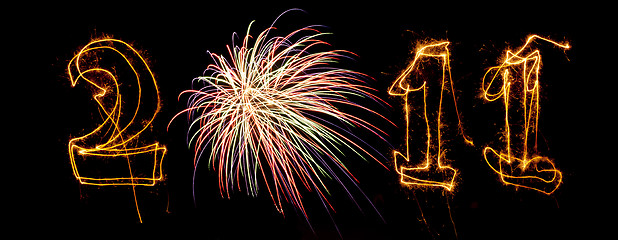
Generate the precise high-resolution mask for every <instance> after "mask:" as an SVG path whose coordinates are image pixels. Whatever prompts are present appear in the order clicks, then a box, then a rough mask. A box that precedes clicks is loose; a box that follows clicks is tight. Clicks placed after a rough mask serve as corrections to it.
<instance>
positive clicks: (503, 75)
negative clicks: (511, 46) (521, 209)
mask: <svg viewBox="0 0 618 240" xmlns="http://www.w3.org/2000/svg"><path fill="white" fill-rule="evenodd" d="M537 39H538V40H542V41H544V42H547V43H550V44H553V45H554V46H557V47H560V48H563V49H569V48H570V46H569V44H568V43H566V44H561V43H558V42H555V41H552V40H550V39H547V38H543V37H540V36H538V35H532V36H530V37H528V39H527V40H526V43H525V44H524V45H523V46H522V47H521V48H520V49H519V50H517V51H515V52H512V51H507V52H506V59H505V60H504V62H503V63H502V64H501V65H500V66H496V67H492V68H490V69H489V70H487V72H486V73H485V75H484V76H483V83H482V84H483V85H482V86H483V97H484V98H485V100H487V101H496V100H498V99H500V98H502V100H503V103H504V109H505V118H504V119H505V137H506V152H499V151H496V150H494V149H493V148H491V147H485V149H484V150H483V156H484V158H485V161H486V162H487V164H488V165H489V167H490V168H491V169H492V170H493V171H494V172H496V173H498V174H499V175H500V179H501V180H502V182H503V183H504V184H510V185H514V186H517V187H523V188H528V189H533V190H536V191H539V192H542V193H545V194H547V195H550V194H552V193H553V192H554V191H556V189H558V187H559V186H560V184H561V183H562V173H561V172H560V171H559V170H558V169H556V166H555V164H554V163H553V161H552V160H550V159H548V158H547V157H543V156H536V151H537V133H538V123H539V97H540V90H539V88H540V86H539V70H540V68H541V54H540V51H539V50H538V49H530V44H531V43H532V42H533V41H534V40H537ZM526 49H530V51H531V52H530V53H529V54H527V55H524V54H523V53H524V51H525V50H526ZM509 70H515V71H514V72H515V74H511V72H510V71H509ZM518 71H520V72H518ZM513 75H514V76H515V77H513ZM518 77H521V79H517V78H518ZM488 78H491V79H490V80H489V81H486V79H488ZM497 79H501V80H502V84H501V85H497V84H494V82H497ZM516 80H519V81H516ZM518 82H519V83H518ZM515 83H518V84H521V86H520V88H518V89H520V90H519V93H517V94H520V95H519V96H520V97H513V98H515V99H516V100H517V99H518V98H521V100H520V101H521V103H520V104H517V105H519V106H521V107H523V125H522V127H523V134H521V136H523V138H522V139H521V141H522V142H521V143H519V144H515V143H513V140H514V139H512V134H511V125H513V123H510V121H509V118H514V116H512V115H511V116H509V108H511V107H513V106H517V105H512V104H511V103H510V98H511V97H512V94H511V88H513V84H515ZM493 85H496V86H497V87H496V86H493ZM492 86H493V87H492ZM516 91H517V89H516ZM513 96H514V95H513ZM532 134H534V146H533V147H532V150H533V152H532V153H531V151H530V148H529V141H528V140H529V139H528V138H529V136H530V135H532ZM514 151H516V152H514ZM515 154H521V157H515V156H514V155H515ZM490 159H492V160H493V161H490ZM494 162H495V163H494ZM496 163H497V164H496ZM496 165H497V166H496ZM530 166H533V168H534V169H532V170H531V168H530Z"/></svg>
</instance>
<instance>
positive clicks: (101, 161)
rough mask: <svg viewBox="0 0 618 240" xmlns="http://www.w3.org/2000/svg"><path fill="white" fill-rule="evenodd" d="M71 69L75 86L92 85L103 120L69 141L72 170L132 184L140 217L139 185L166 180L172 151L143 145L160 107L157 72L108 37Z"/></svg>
mask: <svg viewBox="0 0 618 240" xmlns="http://www.w3.org/2000/svg"><path fill="white" fill-rule="evenodd" d="M118 63H121V64H118ZM67 70H68V74H69V78H70V80H71V85H72V86H73V87H74V86H76V84H77V82H78V80H80V79H83V81H85V82H87V83H88V84H89V85H91V86H92V87H93V92H94V93H95V94H94V100H95V102H96V103H97V104H98V106H99V109H98V110H99V111H98V112H99V114H100V116H101V118H102V120H103V123H101V124H100V125H99V126H98V127H96V128H95V129H94V130H93V131H92V132H90V133H88V134H86V135H84V136H81V137H76V138H73V139H71V140H70V141H69V156H70V160H71V167H72V169H73V175H74V176H75V178H77V180H78V181H79V182H80V183H81V184H86V185H97V186H108V185H129V186H132V188H133V195H134V197H135V206H136V209H137V214H138V217H139V219H140V222H141V216H140V213H139V207H138V204H137V197H136V195H135V186H138V185H141V186H153V185H154V184H156V183H157V181H159V180H161V179H162V176H163V175H162V169H161V162H162V161H163V156H164V155H165V152H166V151H167V150H166V148H165V147H164V146H160V145H159V143H157V142H154V143H150V144H144V142H147V141H152V139H149V138H148V137H144V136H143V135H144V134H142V133H144V132H145V131H147V130H149V129H150V126H151V123H152V121H153V120H154V119H155V116H156V115H157V113H158V112H159V109H160V108H161V100H160V99H159V89H158V86H157V82H156V80H155V77H154V75H153V73H152V71H151V70H150V68H149V67H148V64H147V63H146V60H145V59H144V58H143V57H142V56H141V55H140V54H139V52H138V51H137V50H135V49H134V48H133V47H132V46H131V45H129V44H127V43H125V42H123V41H120V40H116V39H109V38H107V39H100V40H94V41H92V42H90V43H88V44H87V45H86V46H84V47H83V48H82V49H81V50H80V51H79V52H78V53H77V54H76V55H75V56H74V57H73V59H71V61H70V62H69V65H68V67H67ZM119 79H122V83H120V82H119ZM131 80H133V81H131ZM83 81H82V82H83ZM123 96H131V97H133V96H135V97H136V98H134V99H128V100H127V99H125V98H123ZM148 96H150V97H151V98H148ZM131 111H132V112H131ZM127 113H129V114H127Z"/></svg>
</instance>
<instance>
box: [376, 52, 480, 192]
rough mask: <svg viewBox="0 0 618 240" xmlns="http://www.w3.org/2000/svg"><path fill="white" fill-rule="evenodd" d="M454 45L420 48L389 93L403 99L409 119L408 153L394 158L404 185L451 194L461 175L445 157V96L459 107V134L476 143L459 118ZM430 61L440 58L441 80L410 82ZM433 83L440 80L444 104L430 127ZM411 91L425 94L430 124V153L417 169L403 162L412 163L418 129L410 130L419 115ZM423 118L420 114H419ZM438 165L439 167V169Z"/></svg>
mask: <svg viewBox="0 0 618 240" xmlns="http://www.w3.org/2000/svg"><path fill="white" fill-rule="evenodd" d="M449 44H450V43H449V42H448V41H442V42H437V43H433V44H427V45H424V46H422V47H420V48H419V49H418V50H417V51H416V55H415V57H414V60H413V61H412V62H411V63H410V64H409V66H408V67H407V68H406V69H405V70H404V71H403V72H402V73H401V74H400V75H399V77H397V79H396V80H395V82H394V83H393V85H392V86H391V87H390V88H389V91H388V93H389V94H390V95H392V96H401V97H403V98H404V101H405V117H406V152H405V155H404V153H401V152H399V151H394V152H393V155H394V158H395V169H396V171H397V173H398V174H399V175H400V176H401V179H400V181H401V183H402V184H404V185H408V186H422V187H442V188H444V189H446V190H448V191H452V190H453V188H454V185H455V177H456V176H457V170H456V169H455V168H453V167H451V166H448V165H445V164H444V163H443V162H444V158H445V154H446V149H444V147H443V139H442V131H443V130H442V129H443V127H444V124H443V123H442V120H443V119H442V117H443V112H442V102H443V101H442V100H443V98H444V95H445V94H448V93H447V92H448V91H450V92H451V93H452V96H453V101H454V104H455V112H456V114H457V119H458V121H459V123H458V128H459V131H460V133H461V135H462V137H463V139H464V141H465V142H466V143H467V144H471V145H472V144H473V143H472V141H471V140H470V139H469V138H468V137H466V135H465V134H464V132H463V126H462V123H461V118H460V116H459V111H458V110H457V100H456V97H455V90H454V87H453V81H452V78H451V68H450V52H449V49H448V45H449ZM427 59H437V60H438V61H439V62H440V63H441V72H442V76H441V78H440V79H422V80H419V81H417V83H411V82H410V81H408V80H409V79H410V75H411V74H412V72H413V71H425V70H424V69H421V68H420V67H419V66H420V65H422V64H428V63H427V61H428V60H427ZM427 80H429V81H434V80H435V81H440V90H439V91H440V101H439V104H438V109H435V110H434V109H431V111H432V112H430V113H433V111H435V113H437V118H436V119H435V121H434V119H431V122H432V124H430V116H428V107H427V105H428V104H427V96H428V94H437V88H433V87H432V88H430V87H428V86H429V85H431V86H433V84H435V83H428V82H427ZM412 84H417V85H416V86H412ZM411 92H422V93H423V112H422V114H423V115H422V116H423V119H424V120H425V124H426V136H427V143H426V151H425V157H424V158H425V159H424V162H423V163H421V164H419V165H418V166H416V167H405V166H400V165H399V162H400V161H401V160H400V159H402V158H403V160H405V162H406V163H409V162H410V158H411V157H412V156H411V154H410V143H411V141H413V139H411V138H410V134H409V133H410V131H414V130H415V129H410V115H411V114H413V113H414V114H419V113H417V112H414V110H415V109H414V108H413V106H412V105H411V103H409V100H408V99H409V97H408V94H410V93H411ZM419 115H420V114H419ZM432 129H433V131H435V132H437V134H436V136H435V139H434V138H433V137H434V136H432V135H431V132H432ZM436 166H437V168H436Z"/></svg>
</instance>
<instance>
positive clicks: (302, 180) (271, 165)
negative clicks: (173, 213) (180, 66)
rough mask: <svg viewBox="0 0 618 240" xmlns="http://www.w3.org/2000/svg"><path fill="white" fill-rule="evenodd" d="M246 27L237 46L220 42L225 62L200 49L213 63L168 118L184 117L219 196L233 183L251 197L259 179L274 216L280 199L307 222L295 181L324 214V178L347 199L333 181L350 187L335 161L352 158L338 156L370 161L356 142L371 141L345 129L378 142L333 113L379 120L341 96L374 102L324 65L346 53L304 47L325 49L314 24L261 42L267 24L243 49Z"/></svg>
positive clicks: (357, 122) (359, 124)
mask: <svg viewBox="0 0 618 240" xmlns="http://www.w3.org/2000/svg"><path fill="white" fill-rule="evenodd" d="M252 23H253V22H252ZM252 23H251V24H252ZM251 24H250V25H249V28H248V30H247V33H246V35H245V37H244V39H243V41H242V45H241V46H237V45H235V44H232V46H231V47H230V46H229V45H228V46H227V50H228V54H229V56H228V58H226V57H224V56H222V55H218V54H215V53H210V55H211V57H212V59H213V60H214V62H215V63H214V64H211V65H209V66H208V68H207V69H206V71H205V74H204V75H207V76H203V77H197V78H195V79H194V81H193V83H194V85H201V86H203V87H201V88H199V89H193V90H186V91H184V92H182V93H181V94H180V96H182V95H185V94H186V95H190V96H189V98H188V103H187V108H186V109H185V110H183V111H181V112H180V113H178V114H177V115H176V116H175V117H174V118H176V117H178V116H179V115H181V114H185V113H186V114H187V115H188V119H189V130H188V134H187V138H188V143H189V145H192V146H194V149H195V158H194V166H195V167H197V165H198V163H199V161H200V159H203V158H206V159H207V160H208V165H209V168H212V169H213V170H215V171H216V172H217V173H218V179H219V189H220V192H221V196H222V197H227V198H229V197H230V192H231V191H233V190H234V189H238V190H240V191H243V190H244V191H246V192H247V193H248V194H249V195H251V196H255V195H257V193H258V185H259V184H258V182H259V180H260V178H261V179H263V180H264V182H265V185H266V187H267V190H268V192H269V194H270V196H271V198H272V200H273V202H274V204H275V206H276V208H277V210H278V211H279V212H281V213H283V205H282V203H283V202H289V203H291V204H293V205H294V206H295V207H296V208H297V209H299V210H301V212H302V214H303V215H304V217H305V218H307V214H306V211H305V208H304V206H303V203H302V198H301V191H300V189H299V186H301V185H302V186H304V188H306V189H307V190H309V191H311V192H315V193H316V195H318V196H319V199H320V200H321V201H322V203H323V204H324V206H325V207H326V209H327V211H330V210H328V209H329V208H330V209H332V206H331V205H330V203H329V202H328V200H327V198H326V196H327V195H328V194H329V190H328V188H327V187H326V185H325V181H324V180H325V179H332V180H335V181H337V182H339V183H340V184H341V186H342V187H343V189H344V191H345V192H346V193H347V194H348V195H349V196H350V198H352V194H351V193H350V191H349V190H348V189H347V188H346V187H345V185H344V183H343V181H348V180H349V181H350V182H352V184H353V185H354V186H356V187H357V188H358V185H357V180H356V179H355V178H354V176H353V175H352V174H351V173H350V171H349V170H348V169H347V168H346V166H345V165H344V163H343V162H342V157H346V158H347V159H353V158H352V157H351V156H344V155H345V154H344V152H347V153H351V152H353V153H354V154H353V155H355V156H357V157H358V158H362V159H374V160H376V161H378V158H377V157H376V156H374V155H372V154H371V153H372V152H375V151H373V150H366V149H365V148H363V147H368V148H371V147H370V146H368V145H367V144H365V143H364V142H363V141H362V140H361V139H360V138H358V137H357V136H354V135H353V134H352V133H351V129H352V128H361V129H366V130H368V131H370V132H372V133H373V134H375V135H376V136H378V137H379V138H381V139H382V140H384V138H383V136H385V135H386V134H385V133H384V132H383V131H381V130H380V129H379V128H377V127H375V126H374V125H372V124H370V123H369V122H367V121H365V120H363V119H361V118H359V117H356V116H355V115H354V114H350V113H347V112H343V111H341V110H340V109H341V108H345V109H354V111H356V112H358V111H359V110H360V111H365V112H367V113H371V114H375V115H376V116H379V117H382V116H381V115H379V114H378V113H376V112H375V111H373V110H371V109H369V108H366V107H363V106H361V105H359V104H357V103H354V102H353V101H352V100H350V99H353V98H359V97H361V98H364V99H371V100H373V101H378V102H380V103H383V101H382V100H380V99H379V98H378V97H376V96H375V95H373V94H372V93H371V92H372V91H374V90H373V89H372V88H370V87H368V86H367V84H366V83H365V81H364V80H365V79H370V77H368V76H366V75H364V74H361V73H358V72H354V71H350V70H344V69H340V68H336V67H333V66H332V64H334V63H337V62H338V61H339V60H340V59H342V58H349V57H350V56H353V54H352V53H350V52H348V51H343V50H334V51H316V52H313V53H311V51H312V50H313V49H316V48H320V49H322V48H324V47H326V48H327V47H329V45H328V43H326V42H324V41H322V40H320V39H319V38H321V37H323V35H325V34H328V33H322V32H320V31H318V30H317V28H318V27H317V26H309V27H305V28H301V29H298V30H296V31H293V32H291V33H290V34H288V35H286V36H283V37H282V36H275V37H270V38H269V37H268V35H269V33H270V31H271V30H273V29H275V28H274V27H273V26H272V25H271V27H270V28H268V29H266V30H264V31H263V32H261V33H260V34H259V36H258V37H257V38H255V41H253V44H252V45H251V40H252V37H251V36H250V35H249V32H250V29H251ZM273 25H274V23H273ZM180 96H179V98H180ZM385 121H388V120H386V119H385ZM350 150H351V151H350ZM377 154H379V153H377ZM378 162H380V161H378ZM380 164H382V163H380ZM352 199H354V198H352Z"/></svg>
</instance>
